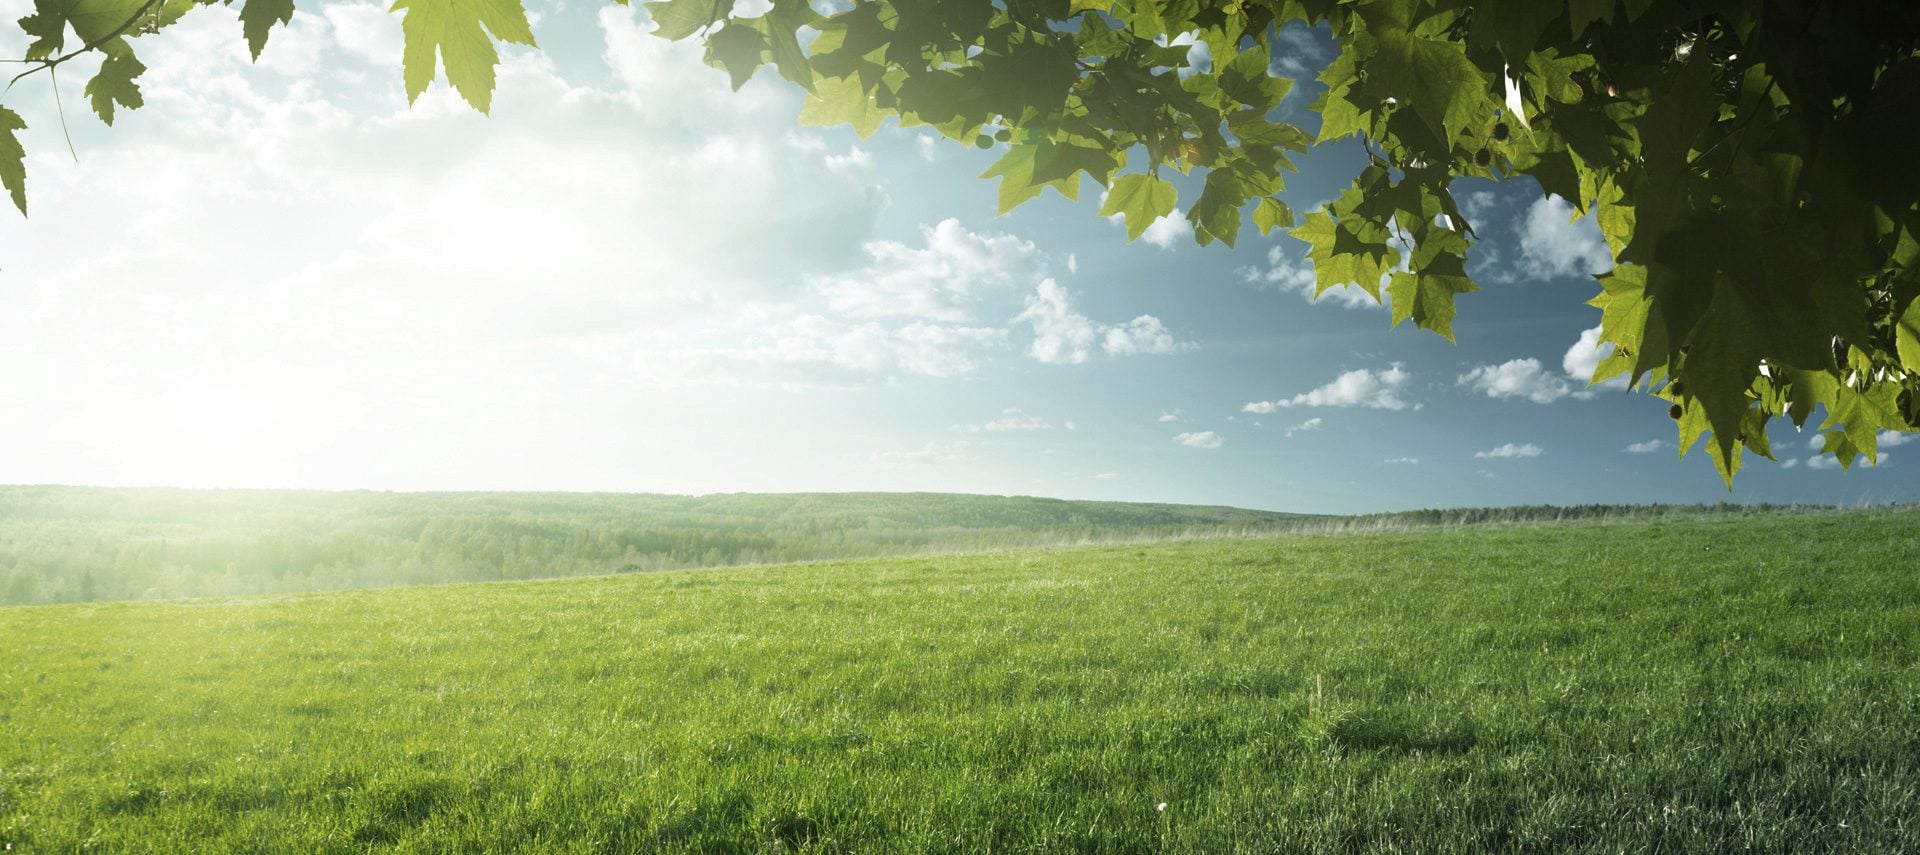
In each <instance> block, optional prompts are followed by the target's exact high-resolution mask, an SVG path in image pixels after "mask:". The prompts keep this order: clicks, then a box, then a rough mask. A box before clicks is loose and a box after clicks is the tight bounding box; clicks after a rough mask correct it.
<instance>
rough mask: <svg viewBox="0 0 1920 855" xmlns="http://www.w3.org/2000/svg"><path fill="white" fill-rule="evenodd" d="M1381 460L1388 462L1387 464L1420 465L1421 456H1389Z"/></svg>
mask: <svg viewBox="0 0 1920 855" xmlns="http://www.w3.org/2000/svg"><path fill="white" fill-rule="evenodd" d="M1380 462H1381V463H1386V464H1389V465H1394V466H1403V465H1404V466H1418V465H1420V458H1418V457H1389V458H1387V459H1386V460H1382V461H1380Z"/></svg>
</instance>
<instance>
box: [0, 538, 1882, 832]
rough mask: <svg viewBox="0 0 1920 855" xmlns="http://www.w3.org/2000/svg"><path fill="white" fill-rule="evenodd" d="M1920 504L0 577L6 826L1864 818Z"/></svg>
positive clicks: (1780, 822) (1874, 797) (1509, 823)
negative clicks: (33, 587)
mask: <svg viewBox="0 0 1920 855" xmlns="http://www.w3.org/2000/svg"><path fill="white" fill-rule="evenodd" d="M1916 554H1920V512H1916V511H1914V510H1875V511H1848V512H1839V511H1828V512H1798V513H1777V514H1764V515H1748V516H1739V517H1732V516H1699V517H1692V518H1683V519H1659V518H1655V519H1640V520H1601V521H1573V522H1560V523H1551V524H1546V523H1535V524H1510V525H1482V526H1469V527H1447V528H1406V529H1401V530H1382V531H1378V532H1370V533H1367V532H1348V533H1335V534H1296V535H1287V536H1280V537H1271V538H1264V539H1248V540H1211V541H1191V542H1177V543H1167V544H1157V545H1126V546H1094V547H1081V548H1070V549H1055V550H1041V551H1027V552H1003V553H995V554H982V555H953V556H926V557H905V558H880V559H867V560H859V561H848V562H840V563H820V564H807V565H793V566H769V567H753V568H735V569H720V570H695V571H672V572H659V573H647V574H628V575H614V576H604V577H595V578H574V579H562V580H552V581H533V582H511V581H510V582H495V583H488V584H471V585H447V586H437V587H414V588H392V589H384V590H357V591H340V592H330V593H317V594H304V595H289V596H264V597H259V596H256V597H242V598H228V599H201V600H189V601H162V602H115V603H91V604H77V605H52V606H27V607H10V608H0V735H3V737H0V843H4V844H6V845H7V846H8V847H10V849H11V850H12V851H15V852H23V851H24V852H66V851H75V850H87V849H94V850H100V851H195V852H220V851H302V852H349V851H364V850H367V849H389V848H391V849H396V850H402V851H449V852H451V851H463V852H464V851H516V850H517V851H529V850H535V851H580V852H635V851H699V852H715V851H769V852H775V851H817V852H910V851H912V852H919V851H925V852H986V851H995V852H1019V851H1086V852H1159V851H1171V852H1236V851H1242V852H1272V851H1324V852H1349V851H1423V852H1489V851H1538V852H1566V851H1576V852H1578V851H1590V852H1601V851H1605V852H1615V851H1661V852H1679V851H1725V850H1742V851H1771V852H1809V851H1854V852H1857V851H1888V852H1891V851H1901V850H1909V851H1910V850H1913V849H1914V848H1916V847H1920V569H1916V568H1917V566H1920V562H1916V561H1915V559H1914V556H1915V555H1916Z"/></svg>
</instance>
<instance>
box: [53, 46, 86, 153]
mask: <svg viewBox="0 0 1920 855" xmlns="http://www.w3.org/2000/svg"><path fill="white" fill-rule="evenodd" d="M47 79H48V80H49V81H51V82H52V83H53V110H54V112H56V113H58V114H59V115H60V135H61V136H63V137H66V138H67V153H68V154H70V155H73V162H74V163H79V162H80V152H77V151H74V149H73V132H72V131H69V130H67V108H66V105H64V104H61V103H60V73H59V72H58V71H57V70H55V69H51V68H49V69H47Z"/></svg>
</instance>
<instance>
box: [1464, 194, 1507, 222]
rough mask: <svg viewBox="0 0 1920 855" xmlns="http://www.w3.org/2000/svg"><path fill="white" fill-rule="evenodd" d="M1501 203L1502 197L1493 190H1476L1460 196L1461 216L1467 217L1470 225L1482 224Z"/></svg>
mask: <svg viewBox="0 0 1920 855" xmlns="http://www.w3.org/2000/svg"><path fill="white" fill-rule="evenodd" d="M1499 204H1500V197H1499V195H1497V194H1495V193H1494V192H1493V191H1492V190H1475V191H1473V192H1471V193H1468V194H1466V195H1465V196H1463V197H1461V198H1460V216H1462V217H1465V218H1466V219H1467V223H1468V224H1469V225H1472V226H1476V227H1477V226H1481V225H1484V224H1485V223H1486V219H1487V216H1488V215H1490V214H1492V213H1493V211H1494V209H1495V208H1497V207H1498V206H1499Z"/></svg>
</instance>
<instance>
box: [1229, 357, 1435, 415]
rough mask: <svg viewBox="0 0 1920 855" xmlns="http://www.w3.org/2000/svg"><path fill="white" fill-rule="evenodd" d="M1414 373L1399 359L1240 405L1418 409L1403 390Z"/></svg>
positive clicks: (1257, 408) (1253, 409) (1263, 409)
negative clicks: (1302, 389) (1306, 388)
mask: <svg viewBox="0 0 1920 855" xmlns="http://www.w3.org/2000/svg"><path fill="white" fill-rule="evenodd" d="M1411 379H1413V375H1412V374H1409V373H1407V371H1406V369H1404V368H1402V367H1401V364H1400V363H1398V362H1395V363H1393V364H1392V365H1390V366H1388V367H1387V368H1385V369H1383V370H1380V371H1371V370H1368V369H1365V368H1360V369H1355V370H1353V371H1348V372H1346V373H1344V374H1341V375H1340V376H1338V377H1335V378H1334V379H1333V382H1331V383H1328V384H1326V385H1325V386H1321V387H1320V388H1318V389H1314V390H1313V391H1310V392H1302V393H1300V394H1298V395H1295V396H1293V397H1291V398H1285V399H1281V400H1275V401H1254V402H1252V403H1249V404H1247V405H1246V406H1244V407H1241V408H1240V411H1241V412H1243V413H1271V412H1274V411H1276V410H1279V409H1281V408H1283V407H1366V408H1369V409H1375V410H1405V409H1418V408H1419V405H1418V404H1409V403H1408V402H1407V401H1406V399H1404V398H1402V397H1401V394H1402V393H1403V392H1404V391H1405V390H1406V387H1407V383H1408V381H1409V380H1411Z"/></svg>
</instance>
